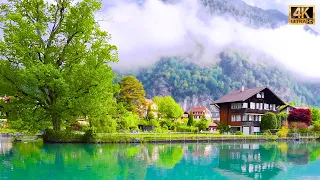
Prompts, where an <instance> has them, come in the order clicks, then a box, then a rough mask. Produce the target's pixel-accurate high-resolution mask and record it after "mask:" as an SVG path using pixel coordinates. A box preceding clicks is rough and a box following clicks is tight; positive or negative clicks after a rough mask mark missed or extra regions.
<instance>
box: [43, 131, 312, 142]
mask: <svg viewBox="0 0 320 180" xmlns="http://www.w3.org/2000/svg"><path fill="white" fill-rule="evenodd" d="M317 139H318V135H316V134H309V135H308V134H306V135H303V136H299V137H296V136H289V137H285V138H280V137H278V136H277V135H224V134H210V133H197V134H194V133H136V134H134V133H96V134H94V133H85V134H80V133H78V134H75V133H67V132H61V133H52V134H46V135H44V136H43V141H44V142H45V143H171V142H172V143H174V142H179V143H181V142H223V141H226V142H232V141H296V140H307V141H310V140H317Z"/></svg>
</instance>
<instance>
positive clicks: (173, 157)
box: [156, 145, 183, 168]
mask: <svg viewBox="0 0 320 180" xmlns="http://www.w3.org/2000/svg"><path fill="white" fill-rule="evenodd" d="M182 157H183V149H182V147H180V146H171V145H166V146H165V147H164V148H163V149H162V150H160V151H159V161H158V162H157V163H156V166H157V167H164V168H173V167H174V166H175V165H176V164H177V163H178V162H180V160H181V158H182Z"/></svg>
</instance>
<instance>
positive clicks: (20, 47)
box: [0, 0, 118, 131]
mask: <svg viewBox="0 0 320 180" xmlns="http://www.w3.org/2000/svg"><path fill="white" fill-rule="evenodd" d="M100 7H101V2H98V1H95V0H83V1H81V2H76V3H74V2H73V1H71V0H57V1H55V3H48V2H46V1H44V0H28V1H27V0H22V1H13V0H9V1H8V2H7V3H6V4H2V6H1V17H0V21H1V23H2V27H1V29H2V31H3V37H4V38H3V39H1V40H0V57H1V61H0V95H2V96H3V95H5V94H6V95H11V96H13V98H12V101H11V102H10V103H7V104H5V105H4V106H6V108H7V109H8V111H9V120H18V119H22V120H24V121H28V120H26V119H25V117H28V118H30V119H29V120H30V121H33V122H42V121H51V122H52V125H53V128H54V130H55V131H59V130H60V128H61V126H62V124H63V123H64V122H65V121H66V120H70V119H73V118H76V117H78V116H82V115H85V116H89V117H91V118H101V117H102V116H104V115H106V114H108V112H109V111H111V109H108V108H111V107H112V106H110V105H112V104H113V103H114V101H113V95H114V92H116V91H117V86H116V85H114V84H113V80H114V76H115V75H114V73H113V72H112V70H111V67H110V66H109V65H108V63H109V62H116V61H118V58H117V48H116V46H114V45H110V44H109V43H108V41H109V39H110V36H109V34H108V33H107V32H105V31H102V30H101V29H100V28H99V25H98V23H97V22H96V21H95V19H94V13H95V12H96V11H98V10H99V9H100Z"/></svg>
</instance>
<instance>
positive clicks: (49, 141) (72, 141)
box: [43, 137, 319, 144]
mask: <svg viewBox="0 0 320 180" xmlns="http://www.w3.org/2000/svg"><path fill="white" fill-rule="evenodd" d="M318 139H319V138H313V137H312V138H311V137H310V138H300V139H297V138H277V139H271V138H258V139H253V138H241V139H240V138H236V139H234V138H221V139H218V138H215V139H171V140H156V139H152V140H148V141H145V140H143V141H141V140H139V139H131V140H120V139H119V140H118V141H116V142H115V141H99V140H93V141H92V140H91V141H81V140H69V141H59V140H44V141H43V142H44V143H46V144H65V143H66V144H70V143H71V144H73V143H75V144H77V143H80V144H157V143H165V144H170V143H223V142H295V141H296V142H310V141H318Z"/></svg>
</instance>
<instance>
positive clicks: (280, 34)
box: [97, 0, 320, 78]
mask: <svg viewBox="0 0 320 180" xmlns="http://www.w3.org/2000/svg"><path fill="white" fill-rule="evenodd" d="M128 1H130V0H117V1H114V0H109V1H108V3H104V8H103V10H102V11H101V12H100V13H99V15H98V16H97V18H98V19H103V20H104V21H100V24H101V27H102V28H103V29H105V30H107V31H108V32H109V33H111V35H112V41H111V43H113V44H115V45H117V47H118V49H119V58H120V61H119V63H117V64H116V65H115V66H114V67H115V68H117V69H120V70H133V69H135V68H138V67H148V66H150V65H152V64H154V63H155V62H156V61H158V60H159V59H161V57H170V56H182V57H185V56H187V57H191V58H189V59H190V60H192V61H193V62H195V63H198V62H201V64H203V63H208V62H209V63H214V62H215V61H214V60H215V57H216V55H217V54H219V53H220V52H222V51H223V50H224V49H225V48H230V47H237V48H242V49H241V51H242V50H245V51H251V52H255V51H257V52H263V53H266V54H268V55H269V56H272V57H273V58H275V59H276V60H277V61H278V63H281V64H284V65H285V67H287V68H289V69H290V70H292V71H294V72H296V73H299V74H301V75H303V76H309V77H316V78H320V71H319V67H320V63H319V62H320V51H319V47H320V36H318V37H316V36H315V35H312V34H309V33H308V32H305V31H304V30H303V26H300V25H298V26H297V25H285V26H282V27H280V28H278V29H274V30H272V29H251V28H248V27H245V26H243V25H242V24H241V23H239V22H235V21H233V20H228V21H226V20H225V19H224V18H223V17H212V18H211V19H209V21H207V22H203V21H202V20H200V19H199V18H198V16H197V14H198V13H199V12H203V11H201V10H202V7H201V5H200V4H199V3H198V1H197V0H184V1H182V2H183V3H178V4H175V5H167V4H163V3H162V2H160V1H159V0H147V1H146V3H145V4H144V5H143V6H137V5H136V4H135V3H128ZM131 1H132V0H131ZM246 1H249V0H246ZM297 1H298V0H297ZM111 2H112V3H111ZM115 2H116V3H115ZM266 2H268V3H269V4H268V3H266ZM248 3H250V4H253V5H255V6H258V7H261V8H268V7H277V9H279V10H281V11H282V12H284V13H286V14H287V13H288V12H287V11H288V5H289V4H297V2H296V3H294V1H290V2H287V1H286V2H282V3H281V2H278V1H273V0H250V2H248ZM106 4H107V5H106ZM272 4H274V5H272ZM298 4H299V3H298ZM111 5H112V6H111ZM319 7H320V6H319Z"/></svg>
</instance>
